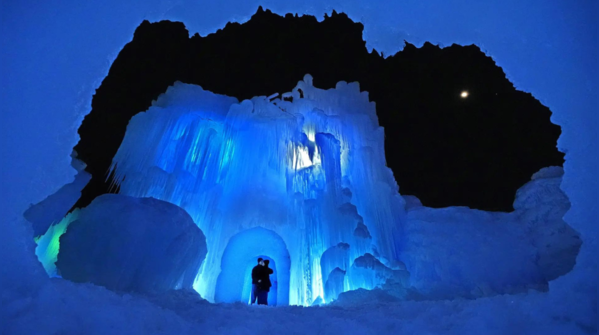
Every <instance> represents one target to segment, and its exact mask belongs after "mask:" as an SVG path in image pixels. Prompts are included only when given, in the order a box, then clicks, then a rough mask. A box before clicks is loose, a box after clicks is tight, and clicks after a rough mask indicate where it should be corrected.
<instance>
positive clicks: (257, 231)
mask: <svg viewBox="0 0 599 335" xmlns="http://www.w3.org/2000/svg"><path fill="white" fill-rule="evenodd" d="M262 256H266V257H264V258H265V259H267V258H270V259H271V260H272V261H271V264H272V262H273V261H274V265H271V268H273V269H274V268H275V266H276V280H277V284H278V287H277V290H276V295H277V296H276V302H277V305H287V304H289V278H290V268H291V258H290V257H289V251H288V250H287V246H286V245H285V242H284V241H283V239H282V238H281V237H280V236H279V235H278V234H277V233H275V232H274V231H272V230H269V229H265V228H262V227H255V228H251V229H247V230H244V231H242V232H240V233H238V234H237V235H235V236H233V237H232V238H231V239H230V240H229V243H228V244H227V247H226V248H225V252H224V254H223V257H222V262H221V273H220V275H219V276H218V279H217V281H216V292H215V295H214V300H215V301H216V302H237V301H244V302H245V301H246V300H247V295H248V292H249V286H250V285H251V282H250V281H248V280H247V279H248V275H249V273H248V272H249V271H248V269H249V270H250V271H251V269H252V267H253V266H254V265H255V264H256V259H257V258H258V257H262ZM271 279H274V277H271ZM273 293H274V289H273ZM270 301H272V299H270Z"/></svg>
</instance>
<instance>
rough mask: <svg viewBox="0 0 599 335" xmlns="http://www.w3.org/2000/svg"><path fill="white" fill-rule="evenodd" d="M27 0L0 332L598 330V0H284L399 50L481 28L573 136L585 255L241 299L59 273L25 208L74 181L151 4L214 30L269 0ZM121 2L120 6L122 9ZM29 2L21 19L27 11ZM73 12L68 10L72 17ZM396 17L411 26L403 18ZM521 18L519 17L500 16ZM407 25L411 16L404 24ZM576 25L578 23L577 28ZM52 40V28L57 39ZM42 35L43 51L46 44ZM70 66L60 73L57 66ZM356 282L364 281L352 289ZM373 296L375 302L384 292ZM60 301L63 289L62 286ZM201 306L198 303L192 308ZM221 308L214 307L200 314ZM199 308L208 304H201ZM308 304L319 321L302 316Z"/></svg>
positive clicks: (13, 91)
mask: <svg viewBox="0 0 599 335" xmlns="http://www.w3.org/2000/svg"><path fill="white" fill-rule="evenodd" d="M74 3H75V2H72V1H71V2H69V1H65V2H63V3H60V7H56V4H55V3H50V2H45V3H44V2H42V3H39V4H38V5H36V6H34V7H31V6H30V4H28V3H26V2H15V3H14V4H12V5H11V6H7V7H4V8H3V10H4V12H3V14H5V16H4V18H6V20H1V24H2V26H3V28H5V29H3V30H2V46H3V50H11V52H8V53H5V56H6V58H5V62H3V64H2V65H3V66H4V68H3V76H2V77H1V78H0V81H2V83H3V88H4V90H3V94H4V95H3V103H4V104H3V112H2V113H0V117H2V122H0V126H1V127H2V130H3V131H2V134H3V136H4V139H5V140H6V142H5V143H8V144H9V145H4V146H3V147H2V150H3V151H2V157H4V159H5V161H6V162H10V163H9V164H6V165H4V166H3V169H4V170H3V172H4V173H3V174H1V175H0V178H2V188H0V192H2V195H3V198H2V199H3V201H2V202H0V211H1V212H2V217H3V218H4V222H5V223H6V224H3V226H2V227H3V234H1V235H0V239H1V240H2V243H0V248H1V250H2V254H3V257H2V258H1V260H0V263H1V265H2V266H0V283H1V285H0V287H1V290H2V292H1V293H2V294H1V295H2V303H1V304H0V320H2V322H0V327H1V329H0V332H3V333H7V334H34V333H47V334H52V333H64V334H81V333H87V334H106V333H110V332H112V333H115V332H116V333H128V334H164V333H165V331H166V332H170V333H176V334H193V333H197V330H198V329H203V330H205V332H206V333H207V334H218V333H235V332H237V333H240V332H243V331H248V329H249V331H251V332H255V333H262V332H269V333H289V334H307V333H321V334H340V333H348V334H349V333H360V334H385V333H389V332H393V333H402V332H404V333H436V334H441V333H446V334H475V333H476V334H509V333H528V334H541V333H542V334H556V335H557V334H560V335H561V334H589V333H594V332H596V331H597V283H596V278H597V258H596V245H597V244H596V236H597V225H596V218H597V206H596V199H597V190H598V188H597V178H596V172H595V171H596V166H597V164H598V156H597V155H596V154H595V153H596V152H597V144H598V143H599V142H598V141H597V136H596V135H597V122H596V121H597V114H596V107H597V95H596V94H595V93H596V91H597V78H599V76H597V62H596V59H597V57H596V51H597V49H596V47H595V46H596V44H597V36H596V34H594V32H595V31H596V27H597V20H596V19H595V16H594V13H596V12H597V3H596V2H589V3H586V4H585V5H580V6H569V5H562V4H558V3H557V2H556V3H550V2H544V3H542V4H535V3H530V2H523V1H511V2H506V1H490V2H488V3H485V5H484V6H479V5H473V4H472V3H468V2H460V1H436V2H433V3H432V5H423V4H422V3H420V2H389V1H374V2H371V3H368V4H365V3H360V2H357V1H347V2H342V3H336V4H331V3H330V2H325V1H302V2H291V1H289V2H282V3H280V4H277V5H273V6H276V7H277V8H276V10H277V12H279V13H281V14H284V13H286V12H294V13H312V14H317V15H322V13H325V12H329V11H330V8H331V5H334V6H337V7H339V8H338V10H343V11H345V12H348V13H349V14H350V16H351V17H353V18H356V19H359V18H363V20H362V21H363V22H367V24H366V30H365V32H364V37H365V40H366V41H367V45H368V46H369V47H372V46H375V47H376V48H377V50H383V51H385V54H386V55H387V54H390V53H392V52H394V51H395V50H397V48H398V47H399V44H398V43H397V41H398V36H399V39H401V38H406V39H410V40H411V41H413V42H415V43H416V44H418V45H421V44H422V43H423V42H424V41H425V40H429V41H435V42H440V43H443V44H445V45H449V44H451V43H460V44H469V43H476V44H477V45H481V46H484V49H485V50H486V52H487V53H488V54H489V55H491V56H493V58H494V59H496V60H497V62H498V64H499V65H500V66H501V67H502V68H504V69H505V71H506V74H507V76H508V78H509V79H510V80H511V81H512V82H514V83H515V85H516V86H517V87H518V88H519V89H523V90H526V91H528V92H533V93H534V95H535V97H537V98H538V99H539V100H540V101H542V102H543V103H544V104H546V105H547V106H549V107H550V108H551V110H552V111H553V112H554V115H553V117H552V120H553V121H554V122H556V123H558V124H560V125H561V126H562V130H563V133H562V136H561V137H560V140H559V147H560V150H562V151H564V152H567V153H568V154H567V157H566V162H565V166H564V167H565V171H566V173H565V175H564V178H563V180H562V182H561V189H562V190H563V191H564V192H565V193H566V194H567V196H568V198H569V199H570V201H571V202H572V207H571V208H570V209H569V211H568V213H567V215H566V216H565V218H564V220H565V221H567V222H568V224H569V225H571V226H572V227H573V228H574V229H576V230H577V231H578V232H580V233H581V238H582V240H583V244H582V246H581V251H580V254H579V255H578V258H577V260H576V265H575V268H574V269H573V270H572V271H571V272H569V273H568V274H567V275H564V276H562V277H560V278H558V279H556V280H554V281H552V282H551V283H550V289H549V292H547V293H542V294H539V293H535V292H531V293H529V294H526V295H517V296H509V295H504V296H496V297H492V298H488V299H477V300H469V301H457V300H455V301H446V302H443V303H436V302H403V303H401V304H393V305H390V304H385V303H384V302H381V303H378V304H377V305H368V306H360V305H358V307H356V308H355V309H353V310H352V312H351V313H350V312H349V311H347V310H344V309H339V308H331V309H328V308H318V309H300V308H295V309H293V308H288V309H254V308H247V309H243V308H242V309H240V308H237V307H236V306H232V305H229V306H222V305H201V306H198V304H194V305H193V308H189V307H190V306H191V304H189V303H186V301H182V300H177V301H174V300H169V301H168V303H164V302H157V303H156V304H159V305H160V306H163V307H162V308H161V307H156V305H155V304H154V303H149V302H147V301H146V300H144V299H142V298H131V297H128V296H119V295H116V294H113V293H112V292H110V291H108V290H105V289H102V288H101V287H97V286H93V285H80V284H74V283H71V282H68V281H61V280H49V279H48V278H47V275H46V274H45V273H44V272H43V270H42V268H41V266H40V265H39V262H38V261H37V260H36V259H35V256H34V255H33V247H34V243H33V241H32V240H31V236H32V233H31V229H29V228H27V224H28V223H27V222H26V221H25V220H24V219H23V218H22V213H23V212H24V211H25V210H26V209H27V208H28V206H29V205H30V204H31V203H37V202H39V201H41V200H43V199H44V198H45V197H47V196H48V195H49V194H52V193H54V192H56V190H58V189H59V188H60V187H61V186H63V185H65V184H67V183H69V182H71V181H72V180H73V176H74V175H75V173H76V171H75V170H72V169H71V170H69V161H70V159H69V153H70V152H71V150H72V148H73V146H74V145H75V144H76V143H77V141H78V136H77V134H76V132H75V131H74V129H73V126H74V124H77V123H78V122H79V121H80V120H81V118H82V117H83V116H84V115H85V114H86V113H87V112H88V111H89V105H90V103H91V98H92V95H93V93H94V89H95V88H96V87H97V83H98V82H99V81H100V80H101V79H102V78H104V77H105V75H106V72H107V71H108V68H109V66H110V61H107V59H108V60H112V59H113V58H114V55H115V54H116V52H117V51H118V50H119V49H120V48H121V47H122V45H124V44H125V43H126V42H127V41H128V40H129V38H130V35H131V33H132V31H133V30H134V28H135V26H136V25H137V24H138V23H139V22H141V21H142V20H143V19H144V18H149V19H151V20H154V21H155V20H160V19H176V20H183V21H184V22H191V23H192V25H193V26H191V27H190V31H192V32H196V31H199V32H200V33H202V34H203V35H204V34H207V33H211V32H214V31H215V30H216V29H218V28H219V27H221V26H223V25H224V24H225V23H226V22H227V21H228V20H231V19H233V18H237V19H238V20H243V19H244V15H246V16H245V17H246V18H247V17H249V15H251V13H253V12H255V8H256V7H257V5H258V3H257V2H252V1H249V2H247V1H243V2H240V1H237V0H227V1H222V2H219V3H215V4H214V6H212V5H211V6H206V4H205V3H203V2H190V1H184V2H183V3H182V4H181V5H180V6H175V7H173V5H172V4H171V3H170V2H157V1H147V2H144V3H140V4H139V5H135V6H132V5H131V4H130V3H128V2H126V1H108V2H97V3H86V4H85V5H84V6H83V5H81V6H80V5H73V4H74ZM114 13H118V15H116V16H115V15H114ZM15 18H18V19H15ZM65 20H67V21H68V22H69V24H64V22H65ZM40 26H42V27H43V28H39V27H40ZM398 27H399V28H398ZM505 27H510V29H504V28H505ZM398 29H399V30H398ZM572 36H576V38H572ZM49 41H51V43H50V42H49ZM40 48H44V49H43V50H44V52H39V51H40ZM58 74H59V75H58ZM354 292H358V291H354ZM369 300H370V301H371V302H372V301H373V299H372V296H370V298H369ZM58 301H59V302H60V303H57V302H58ZM192 309H193V310H194V311H193V312H192V311H191V310H192ZM205 315H210V317H204V316H205ZM198 316H200V317H198ZM307 319H309V320H311V321H312V322H306V320H307Z"/></svg>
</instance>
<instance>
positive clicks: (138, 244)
mask: <svg viewBox="0 0 599 335" xmlns="http://www.w3.org/2000/svg"><path fill="white" fill-rule="evenodd" d="M205 256H206V242H205V237H204V234H202V232H201V231H200V229H199V228H198V227H197V226H196V225H195V224H194V222H193V221H192V220H191V218H190V217H189V215H188V214H187V213H186V212H185V211H184V210H182V209H181V208H180V207H178V206H175V205H173V204H171V203H168V202H165V201H161V200H157V199H152V198H133V197H128V196H125V195H120V194H119V195H117V194H105V195H102V196H100V197H98V198H96V199H95V200H94V201H93V202H92V203H91V204H90V205H89V206H87V207H86V208H84V209H82V210H81V211H79V212H78V213H77V215H76V218H75V219H74V220H69V223H68V226H67V228H66V233H65V234H64V235H62V236H61V237H60V253H59V256H58V261H57V262H56V266H57V267H58V269H59V271H60V274H61V275H62V277H63V278H66V279H69V280H72V281H75V282H80V283H85V282H91V283H94V284H97V285H102V286H104V287H106V288H109V289H111V290H115V291H122V292H143V293H158V292H166V291H168V290H172V289H181V288H183V289H185V288H191V287H192V285H193V282H194V279H195V277H196V274H197V272H198V270H199V269H200V265H201V264H202V261H203V260H204V257H205Z"/></svg>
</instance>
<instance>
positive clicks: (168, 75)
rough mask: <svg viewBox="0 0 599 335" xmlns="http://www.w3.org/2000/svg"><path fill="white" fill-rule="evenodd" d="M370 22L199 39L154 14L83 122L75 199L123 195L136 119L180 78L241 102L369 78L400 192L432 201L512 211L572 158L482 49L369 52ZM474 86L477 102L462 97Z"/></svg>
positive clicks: (537, 108) (267, 17)
mask: <svg viewBox="0 0 599 335" xmlns="http://www.w3.org/2000/svg"><path fill="white" fill-rule="evenodd" d="M362 30H363V25H362V24H360V23H354V22H352V21H351V20H350V19H349V18H348V17H347V16H346V15H344V14H336V13H333V15H332V16H331V17H327V18H325V20H324V21H323V22H317V20H316V19H315V18H314V17H312V16H302V17H298V16H293V15H291V14H287V15H286V16H285V17H281V16H279V15H276V14H273V13H271V12H270V11H263V10H262V9H259V10H258V12H257V13H256V14H255V15H254V16H253V17H252V19H251V20H250V21H248V22H247V23H244V24H237V23H229V24H227V25H226V26H225V28H224V29H221V30H219V31H218V32H216V33H214V34H211V35H208V36H206V37H201V36H199V35H197V34H196V35H194V36H192V37H191V38H190V37H189V34H188V31H187V30H186V28H185V26H184V25H183V24H182V23H178V22H168V21H163V22H158V23H153V24H151V23H149V22H147V21H144V22H143V23H142V24H141V25H140V26H139V27H138V28H137V30H136V32H135V35H134V37H133V40H132V41H131V42H130V43H128V44H127V45H126V46H125V47H124V48H123V50H122V51H121V52H120V54H119V55H118V57H117V58H116V60H115V61H114V63H113V64H112V66H111V68H110V71H109V73H108V76H107V77H106V78H105V79H104V81H103V82H102V84H101V86H100V87H99V88H98V89H97V91H96V94H95V95H94V97H93V100H92V111H91V112H90V114H89V115H87V116H86V117H85V119H84V121H83V123H82V125H81V127H80V128H79V134H80V136H81V140H80V142H79V143H78V144H77V146H76V147H75V150H76V151H77V152H78V154H79V158H80V159H82V160H83V161H84V162H85V163H86V164H87V171H89V172H90V173H91V174H92V176H93V177H92V180H91V182H90V183H89V184H88V185H87V187H86V188H85V189H84V190H83V192H82V197H81V199H80V200H79V202H78V203H77V205H76V207H83V206H85V205H87V204H89V203H90V202H91V201H92V200H93V199H94V198H95V197H97V196H99V195H101V194H104V193H107V192H110V191H113V192H114V191H118V190H110V179H109V180H108V181H107V180H106V173H107V170H108V168H109V166H110V163H111V161H112V157H113V156H114V154H115V153H116V151H117V150H118V147H119V146H120V143H121V141H122V139H123V136H124V133H125V130H126V126H127V123H128V121H129V120H130V119H131V117H132V116H134V115H135V114H137V113H139V112H142V111H145V110H147V109H148V108H149V107H150V105H151V103H152V100H154V99H156V98H157V97H158V95H160V94H161V93H163V92H165V91H166V89H167V87H168V86H170V85H172V84H173V83H174V82H175V81H177V80H179V81H182V82H185V83H192V84H197V85H200V86H202V87H203V88H204V89H207V90H210V91H212V92H214V93H218V94H224V95H228V96H234V97H237V98H239V99H246V98H251V97H253V96H257V95H270V94H272V93H274V92H280V93H282V92H287V91H290V90H291V89H292V88H293V87H294V86H295V85H296V83H297V81H299V80H300V79H301V78H303V76H304V74H306V73H309V74H311V75H312V76H313V77H314V85H315V86H317V87H320V88H331V87H334V86H335V84H336V83H337V82H338V81H342V80H344V81H348V82H352V81H358V82H359V83H360V87H361V89H362V90H363V91H368V92H369V94H370V99H371V100H372V101H375V102H376V106H377V114H378V116H379V121H380V124H381V125H382V126H383V127H385V133H386V142H385V150H386V156H387V164H388V165H389V167H390V168H391V169H392V170H393V172H394V174H395V179H396V180H397V182H398V184H399V186H400V192H401V193H402V194H404V195H408V194H409V195H415V196H417V197H418V198H420V199H421V201H422V203H423V204H424V205H425V206H430V207H445V206H457V205H460V206H469V207H471V208H477V209H482V210H492V211H511V210H512V209H513V208H512V202H513V200H514V195H515V192H516V190H517V189H518V188H519V187H520V186H522V185H523V184H524V183H526V182H527V181H528V180H530V177H531V175H532V174H533V173H535V172H536V171H538V170H539V169H540V168H542V167H546V166H550V165H562V164H563V154H562V153H560V152H559V151H558V150H557V149H556V143H557V139H558V137H559V135H560V132H561V130H560V128H559V126H556V125H554V124H552V123H551V121H550V115H551V112H550V111H549V109H548V108H547V107H545V106H543V105H541V103H540V102H539V101H537V100H536V99H535V98H534V97H533V96H532V95H530V94H527V93H523V92H520V91H517V90H515V88H514V87H513V85H512V84H511V83H510V82H509V81H508V80H507V79H506V77H505V74H504V73H503V71H502V69H501V68H499V67H498V66H496V64H495V63H494V61H493V60H492V59H491V58H490V57H487V56H486V55H485V54H484V53H483V52H481V51H480V49H479V48H478V47H476V46H457V45H453V46H451V47H447V48H443V49H441V48H439V47H437V46H434V45H431V44H429V43H427V44H425V45H424V46H423V47H421V48H416V47H415V46H413V45H411V44H408V43H406V45H405V48H404V50H403V51H400V52H398V53H397V54H395V55H393V56H391V57H389V58H386V59H384V58H383V57H381V56H380V55H379V54H378V53H377V52H376V51H374V52H373V53H368V52H367V50H366V47H365V42H364V41H363V39H362ZM399 42H400V41H398V43H399ZM463 89H467V90H468V91H469V92H470V96H469V98H467V99H461V98H460V97H459V93H460V92H461V91H462V90H463Z"/></svg>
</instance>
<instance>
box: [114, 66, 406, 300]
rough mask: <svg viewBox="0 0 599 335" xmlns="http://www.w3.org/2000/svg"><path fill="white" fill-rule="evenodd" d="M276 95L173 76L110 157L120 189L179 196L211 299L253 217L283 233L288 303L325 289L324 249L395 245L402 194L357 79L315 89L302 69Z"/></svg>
mask: <svg viewBox="0 0 599 335" xmlns="http://www.w3.org/2000/svg"><path fill="white" fill-rule="evenodd" d="M277 96H278V94H275V95H274V96H272V97H270V98H266V97H256V98H253V99H251V100H246V101H243V102H241V103H237V101H236V100H235V99H232V98H228V97H224V96H219V95H215V94H212V93H210V92H207V91H204V90H202V89H201V88H199V87H196V86H192V85H186V84H181V83H176V84H175V85H174V86H173V87H171V88H169V90H168V91H167V92H166V93H165V94H164V95H163V96H161V97H160V98H159V99H158V100H157V101H156V103H155V104H154V105H153V106H152V107H151V108H150V109H149V110H148V111H147V112H145V113H141V114H138V115H137V116H135V117H134V118H133V119H132V120H131V121H130V123H129V126H128V128H127V133H126V135H125V138H124V140H123V143H122V144H121V147H120V148H119V151H118V152H117V154H116V155H115V157H114V159H113V167H112V169H113V171H114V173H115V180H116V183H118V184H119V186H120V192H121V193H122V194H127V195H131V196H137V197H155V198H158V199H162V200H165V201H169V202H172V203H174V204H177V205H179V206H181V207H183V208H185V209H186V210H187V211H188V212H189V213H190V214H191V215H192V217H193V218H194V221H195V222H196V223H197V224H198V225H199V227H200V228H201V229H202V231H204V232H205V234H206V236H207V241H208V250H209V255H208V258H207V262H206V264H205V266H204V267H203V270H202V272H201V273H200V276H199V278H198V281H197V283H196V287H197V289H198V290H199V292H200V294H202V296H204V297H206V298H208V299H211V300H212V299H214V297H215V295H214V294H215V293H214V290H215V283H216V279H217V276H218V275H219V273H220V272H221V271H222V270H223V269H222V267H221V259H222V258H223V252H224V250H225V248H226V247H227V244H228V243H229V241H230V240H231V237H233V236H234V235H235V234H237V233H239V232H241V231H244V230H246V229H248V228H253V227H264V228H267V229H269V230H272V231H274V232H276V233H277V234H278V235H280V236H281V238H282V239H283V241H284V242H285V244H286V248H287V249H288V250H289V254H290V256H291V264H292V266H291V287H290V297H289V301H290V303H291V304H301V305H310V304H312V302H313V301H314V300H315V299H316V298H317V297H319V296H320V297H322V296H323V286H324V284H325V283H324V282H323V279H322V272H321V268H320V264H321V261H320V259H321V256H322V254H323V252H324V251H325V250H326V249H328V248H330V247H332V246H336V245H338V244H339V243H347V244H349V249H348V250H349V261H350V262H353V260H354V259H356V258H358V257H359V256H362V255H363V254H364V253H366V252H370V253H376V255H377V256H378V257H379V258H381V259H382V260H384V261H389V260H394V259H397V257H398V255H399V250H400V247H399V241H400V237H401V235H400V229H401V227H402V220H403V217H404V212H403V206H404V203H403V199H402V198H401V197H400V196H399V194H398V193H397V190H398V187H397V185H396V183H395V179H394V178H393V174H392V173H391V171H390V170H389V169H388V168H387V167H386V165H385V156H384V149H383V136H384V135H383V129H382V128H381V127H379V125H378V119H377V117H376V113H375V106H374V103H372V102H370V101H369V99H368V94H367V93H366V92H360V89H359V86H358V84H357V83H351V84H347V83H345V82H340V83H339V84H337V87H336V88H335V89H331V90H326V91H325V90H321V89H318V88H315V87H313V86H312V78H311V76H309V75H306V77H305V78H304V80H303V81H300V82H299V83H298V85H297V87H296V88H295V89H294V90H293V92H290V93H285V94H283V95H282V97H278V98H277ZM281 98H282V99H281ZM253 256H256V257H257V256H258V255H253ZM267 256H268V255H267ZM252 263H254V262H253V260H252ZM350 264H351V263H350ZM350 286H351V285H350ZM223 287H224V286H223ZM217 288H218V286H217ZM225 296H227V295H224V293H219V292H217V294H216V300H217V301H218V300H220V298H219V297H225ZM227 297H228V296H227ZM223 299H225V298H223ZM225 300H226V301H229V300H230V298H226V299H225Z"/></svg>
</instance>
